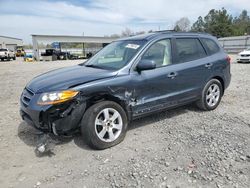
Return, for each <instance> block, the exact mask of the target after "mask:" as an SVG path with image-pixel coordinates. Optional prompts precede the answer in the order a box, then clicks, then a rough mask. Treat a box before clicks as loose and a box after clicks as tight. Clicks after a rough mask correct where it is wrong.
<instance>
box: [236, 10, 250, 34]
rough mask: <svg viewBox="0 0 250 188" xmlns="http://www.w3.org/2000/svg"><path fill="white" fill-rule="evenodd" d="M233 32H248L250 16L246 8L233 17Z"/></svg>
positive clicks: (249, 32)
mask: <svg viewBox="0 0 250 188" xmlns="http://www.w3.org/2000/svg"><path fill="white" fill-rule="evenodd" d="M233 32H234V35H244V34H250V17H249V16H248V13H247V11H246V10H243V11H242V12H241V14H240V15H239V17H235V18H234V19H233Z"/></svg>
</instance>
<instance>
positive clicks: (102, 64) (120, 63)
mask: <svg viewBox="0 0 250 188" xmlns="http://www.w3.org/2000/svg"><path fill="white" fill-rule="evenodd" d="M145 42H146V41H145V40H130V41H128V40H125V41H116V42H112V43H111V44H109V45H108V46H106V47H105V48H103V49H102V50H101V51H100V52H98V53H97V54H96V55H95V56H93V57H92V58H91V59H90V60H89V61H88V62H87V63H86V64H85V66H87V67H96V68H101V69H112V70H119V69H121V68H122V67H124V66H125V65H127V63H128V62H129V61H130V60H131V59H132V58H133V57H134V56H135V54H136V53H137V52H138V51H139V50H140V49H141V47H142V46H143V45H144V44H145Z"/></svg>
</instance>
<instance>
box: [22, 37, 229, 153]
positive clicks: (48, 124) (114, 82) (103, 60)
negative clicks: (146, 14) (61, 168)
mask: <svg viewBox="0 0 250 188" xmlns="http://www.w3.org/2000/svg"><path fill="white" fill-rule="evenodd" d="M230 79H231V73H230V58H229V57H228V55H227V54H226V53H225V52H224V50H223V49H222V48H221V47H220V46H219V45H218V41H217V40H216V38H215V37H213V36H211V35H208V34H197V33H178V32H156V33H151V34H147V35H141V36H135V37H130V38H127V39H120V40H117V41H115V42H113V43H111V44H109V45H108V46H106V47H105V48H103V49H102V50H101V51H99V52H98V53H97V54H95V55H94V56H93V57H92V58H91V59H89V60H88V61H87V63H85V64H79V65H76V66H72V67H66V68H61V69H58V70H54V71H50V72H48V73H45V74H42V75H40V76H37V77H35V78H34V79H33V80H31V81H30V82H29V83H28V84H27V86H26V87H25V88H24V90H23V93H22V95H21V110H20V113H21V117H22V118H23V120H25V121H26V122H28V124H31V125H33V126H34V127H36V128H37V129H39V130H41V131H43V132H45V133H53V134H55V135H70V134H71V133H72V132H74V131H75V130H79V129H80V130H81V132H82V135H83V138H84V139H85V140H86V141H87V143H88V144H89V145H90V146H92V147H94V148H97V149H105V148H108V147H111V146H114V145H116V144H118V143H120V142H121V141H122V140H123V139H124V137H125V134H126V131H127V127H128V124H129V122H130V121H132V120H134V119H136V118H139V117H143V116H145V115H148V114H152V113H155V112H159V111H162V110H165V109H170V108H173V107H176V106H181V105H184V104H188V103H193V102H195V103H196V104H197V106H198V107H199V108H200V109H202V110H206V111H209V110H214V109H215V108H216V107H217V106H218V105H219V103H220V101H221V98H222V96H223V94H224V91H225V89H226V88H227V87H228V85H229V83H230ZM173 126H174V125H173Z"/></svg>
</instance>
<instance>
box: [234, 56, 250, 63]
mask: <svg viewBox="0 0 250 188" xmlns="http://www.w3.org/2000/svg"><path fill="white" fill-rule="evenodd" d="M237 62H243V63H250V56H248V57H242V56H238V57H237Z"/></svg>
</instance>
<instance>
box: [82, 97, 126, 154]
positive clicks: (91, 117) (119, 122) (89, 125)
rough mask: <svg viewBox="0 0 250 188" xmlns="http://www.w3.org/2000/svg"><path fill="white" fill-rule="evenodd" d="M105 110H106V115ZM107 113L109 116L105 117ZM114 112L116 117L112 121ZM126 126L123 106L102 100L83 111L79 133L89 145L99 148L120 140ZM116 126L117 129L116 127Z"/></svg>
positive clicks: (122, 137)
mask: <svg viewBox="0 0 250 188" xmlns="http://www.w3.org/2000/svg"><path fill="white" fill-rule="evenodd" d="M107 109H108V111H107ZM105 112H107V113H106V116H105ZM112 113H113V114H112ZM117 113H118V114H117ZM107 114H108V116H111V117H109V118H105V117H107ZM114 114H116V116H117V118H115V119H114V121H112V120H111V119H112V117H114ZM109 121H111V122H109ZM127 126H128V118H127V115H126V113H125V111H124V110H123V108H122V107H121V106H120V105H119V104H117V103H115V102H112V101H103V102H99V103H97V104H94V105H93V106H91V107H89V108H88V109H87V111H86V112H85V113H84V116H83V118H82V121H81V133H82V136H83V138H84V139H85V141H86V142H87V144H88V145H89V146H90V147H92V148H94V149H99V150H101V149H106V148H110V147H112V146H115V145H117V144H119V143H120V142H122V141H123V139H124V138H125V135H126V131H127ZM118 127H119V129H117V128H118ZM111 132H112V134H111ZM110 135H111V136H110Z"/></svg>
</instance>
